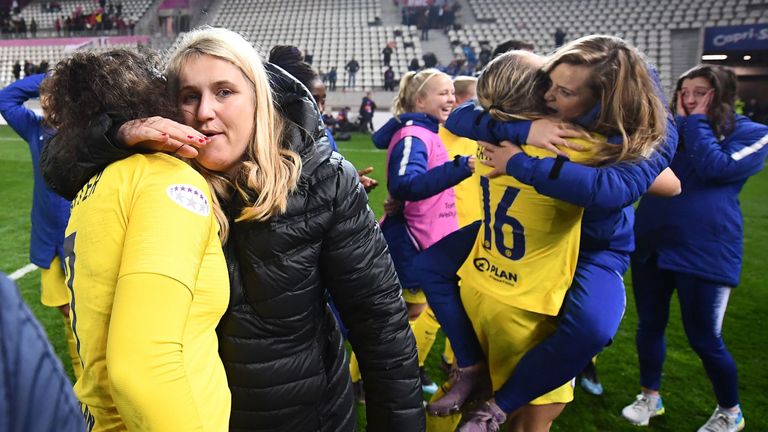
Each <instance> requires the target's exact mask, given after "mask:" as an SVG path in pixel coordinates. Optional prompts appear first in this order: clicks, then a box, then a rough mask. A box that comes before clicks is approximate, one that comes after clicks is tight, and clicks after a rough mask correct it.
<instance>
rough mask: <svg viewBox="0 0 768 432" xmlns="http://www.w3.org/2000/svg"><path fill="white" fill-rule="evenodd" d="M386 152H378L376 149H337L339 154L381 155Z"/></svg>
mask: <svg viewBox="0 0 768 432" xmlns="http://www.w3.org/2000/svg"><path fill="white" fill-rule="evenodd" d="M385 151H386V150H378V149H356V148H344V147H339V153H341V154H344V153H381V154H384V152H385Z"/></svg>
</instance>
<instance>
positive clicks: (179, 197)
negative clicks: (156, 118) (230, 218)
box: [166, 184, 211, 216]
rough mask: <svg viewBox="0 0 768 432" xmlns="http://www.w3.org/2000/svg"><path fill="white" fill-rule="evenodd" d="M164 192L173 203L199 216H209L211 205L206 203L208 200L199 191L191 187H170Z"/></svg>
mask: <svg viewBox="0 0 768 432" xmlns="http://www.w3.org/2000/svg"><path fill="white" fill-rule="evenodd" d="M166 192H167V193H168V197H169V198H171V200H172V201H173V202H175V203H176V204H178V205H180V206H182V207H184V208H185V209H187V210H189V211H191V212H193V213H197V214H199V215H201V216H208V215H209V214H211V204H210V203H209V202H208V198H207V197H206V196H205V194H204V193H203V192H202V191H201V190H200V189H198V188H196V187H194V186H192V185H187V184H175V185H170V186H168V189H167V190H166Z"/></svg>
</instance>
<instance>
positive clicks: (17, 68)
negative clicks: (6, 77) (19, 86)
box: [13, 60, 21, 81]
mask: <svg viewBox="0 0 768 432" xmlns="http://www.w3.org/2000/svg"><path fill="white" fill-rule="evenodd" d="M20 78H21V63H19V61H18V60H16V63H14V64H13V79H14V81H17V80H19V79H20Z"/></svg>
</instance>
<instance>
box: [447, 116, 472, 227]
mask: <svg viewBox="0 0 768 432" xmlns="http://www.w3.org/2000/svg"><path fill="white" fill-rule="evenodd" d="M438 135H439V136H440V140H442V141H443V145H445V149H446V150H447V151H448V157H449V158H451V159H453V158H454V157H456V156H472V155H475V154H477V151H478V146H477V141H473V140H471V139H469V138H464V137H460V136H458V135H454V134H453V133H451V131H449V130H448V129H446V128H445V127H444V126H442V125H441V126H440V129H439V130H438ZM453 192H454V193H455V194H456V216H457V217H458V220H459V226H460V227H463V226H466V225H469V224H471V223H472V222H474V221H476V220H479V219H480V218H481V217H482V214H481V213H480V175H479V174H478V173H477V172H475V173H473V174H472V176H470V177H468V178H466V179H464V180H463V181H462V182H461V183H459V184H457V185H456V186H454V187H453Z"/></svg>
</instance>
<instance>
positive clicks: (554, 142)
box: [526, 117, 589, 156]
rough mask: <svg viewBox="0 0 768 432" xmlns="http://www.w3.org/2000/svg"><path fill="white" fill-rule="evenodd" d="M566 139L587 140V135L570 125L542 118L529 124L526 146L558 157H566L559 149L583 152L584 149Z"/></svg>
mask: <svg viewBox="0 0 768 432" xmlns="http://www.w3.org/2000/svg"><path fill="white" fill-rule="evenodd" d="M568 138H589V134H588V133H587V132H585V131H584V130H582V129H580V128H578V127H576V126H574V125H572V124H570V123H566V122H563V121H560V120H555V119H551V118H546V117H544V118H540V119H538V120H534V121H533V122H532V123H531V130H530V131H529V132H528V140H527V142H526V144H528V145H532V146H534V147H539V148H541V149H544V150H549V151H551V152H552V153H555V154H558V155H560V156H565V155H566V154H565V153H564V152H563V151H562V150H561V149H560V148H569V149H572V150H576V151H582V150H585V148H584V147H582V146H580V145H578V144H576V143H573V142H571V141H568Z"/></svg>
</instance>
